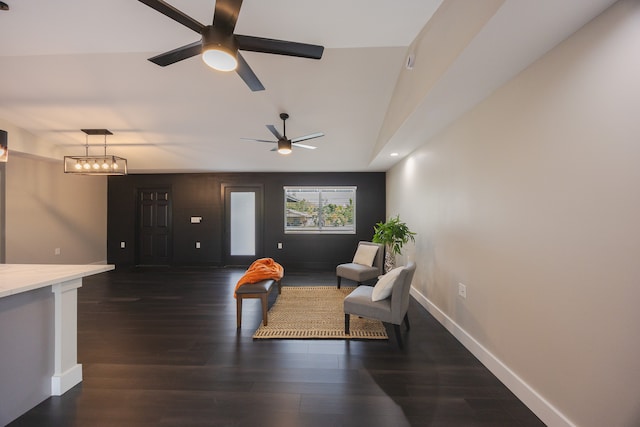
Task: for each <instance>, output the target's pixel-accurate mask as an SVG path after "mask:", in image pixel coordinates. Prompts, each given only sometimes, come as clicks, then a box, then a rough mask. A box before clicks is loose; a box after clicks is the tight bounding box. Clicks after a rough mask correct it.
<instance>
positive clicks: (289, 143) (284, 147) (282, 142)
mask: <svg viewBox="0 0 640 427" xmlns="http://www.w3.org/2000/svg"><path fill="white" fill-rule="evenodd" d="M280 118H281V119H282V135H280V132H278V130H277V129H276V127H275V126H273V125H267V129H269V130H270V131H271V133H272V134H273V136H275V137H276V138H277V139H278V140H277V141H269V140H266V139H254V138H240V139H244V140H247V141H256V142H267V143H270V144H278V147H277V148H273V149H271V151H277V152H278V153H280V154H289V153H291V148H292V147H300V148H306V149H308V150H315V149H316V148H318V147H314V146H313V145H305V144H300V142H302V141H307V140H309V139H313V138H320V137H321V136H324V133H322V132H316V133H311V134H309V135H305V136H299V137H297V138H293V139H288V138H287V123H286V120H287V119H288V118H289V115H288V114H287V113H280Z"/></svg>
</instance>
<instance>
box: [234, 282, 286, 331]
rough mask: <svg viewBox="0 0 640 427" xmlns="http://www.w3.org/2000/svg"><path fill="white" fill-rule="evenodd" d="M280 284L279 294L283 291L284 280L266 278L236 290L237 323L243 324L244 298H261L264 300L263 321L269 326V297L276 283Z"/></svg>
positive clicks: (239, 325) (238, 324) (238, 325)
mask: <svg viewBox="0 0 640 427" xmlns="http://www.w3.org/2000/svg"><path fill="white" fill-rule="evenodd" d="M275 284H277V285H278V295H279V294H280V293H281V292H282V281H281V280H278V281H276V280H273V279H266V280H261V281H260V282H256V283H247V284H244V285H242V286H240V287H239V288H238V289H237V290H236V309H237V313H236V324H237V327H238V329H240V327H241V326H242V300H243V299H245V298H260V300H261V301H262V323H264V326H267V299H268V297H269V293H270V292H271V289H273V287H274V285H275Z"/></svg>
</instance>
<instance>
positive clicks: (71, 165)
mask: <svg viewBox="0 0 640 427" xmlns="http://www.w3.org/2000/svg"><path fill="white" fill-rule="evenodd" d="M82 131H83V132H84V133H85V141H86V142H85V155H84V156H64V173H70V174H75V175H126V174H127V159H125V158H122V157H118V156H113V155H110V154H109V155H108V154H107V135H113V133H111V131H109V130H107V129H82ZM89 135H104V155H89Z"/></svg>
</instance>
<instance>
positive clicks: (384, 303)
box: [344, 262, 416, 348]
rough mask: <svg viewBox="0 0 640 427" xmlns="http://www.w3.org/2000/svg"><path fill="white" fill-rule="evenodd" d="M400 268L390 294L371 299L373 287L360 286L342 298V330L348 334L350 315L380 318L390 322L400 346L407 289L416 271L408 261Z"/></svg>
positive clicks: (405, 318) (405, 312)
mask: <svg viewBox="0 0 640 427" xmlns="http://www.w3.org/2000/svg"><path fill="white" fill-rule="evenodd" d="M398 268H401V269H402V270H401V271H400V272H399V274H398V275H397V276H396V277H395V278H394V279H393V283H392V284H391V286H392V287H391V290H390V291H391V295H389V296H388V297H386V298H384V299H382V300H380V301H373V299H372V295H373V293H374V290H375V287H372V286H360V287H358V288H356V289H355V290H354V291H353V292H351V293H350V294H349V295H347V296H346V297H345V299H344V332H345V333H346V334H347V335H348V334H349V319H350V315H351V314H354V315H356V316H362V317H366V318H369V319H376V320H380V321H382V322H385V323H391V324H393V326H394V329H395V334H396V340H397V341H398V346H399V347H400V348H402V336H401V335H400V325H401V324H402V321H403V320H404V322H405V325H406V327H407V331H408V330H409V328H410V327H411V326H410V325H409V317H408V316H407V310H408V308H409V291H410V290H411V280H413V273H415V271H416V265H415V263H413V262H409V263H408V264H407V265H406V266H405V267H398Z"/></svg>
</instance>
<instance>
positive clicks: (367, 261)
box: [336, 241, 384, 288]
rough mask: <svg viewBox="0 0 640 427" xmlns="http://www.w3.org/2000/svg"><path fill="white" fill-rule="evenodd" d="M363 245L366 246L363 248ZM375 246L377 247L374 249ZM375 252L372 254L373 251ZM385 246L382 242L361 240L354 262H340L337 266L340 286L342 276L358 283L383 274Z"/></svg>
mask: <svg viewBox="0 0 640 427" xmlns="http://www.w3.org/2000/svg"><path fill="white" fill-rule="evenodd" d="M361 246H364V247H363V248H361ZM373 248H377V250H376V249H373ZM374 251H375V253H374V254H373V256H371V255H372V253H373V252H374ZM383 260H384V246H383V245H381V244H380V243H373V242H366V241H361V242H359V243H358V249H356V254H355V256H354V259H353V262H349V263H346V264H340V265H339V266H337V267H336V276H337V278H338V288H340V282H341V280H342V278H343V277H344V278H345V279H349V280H353V281H354V282H357V283H358V285H360V284H362V282H365V281H367V280H371V279H375V278H377V277H378V276H380V275H381V274H382V266H383V263H384V261H383Z"/></svg>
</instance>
